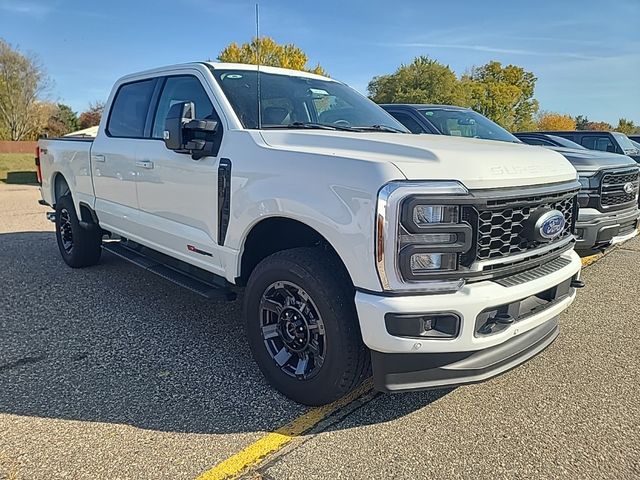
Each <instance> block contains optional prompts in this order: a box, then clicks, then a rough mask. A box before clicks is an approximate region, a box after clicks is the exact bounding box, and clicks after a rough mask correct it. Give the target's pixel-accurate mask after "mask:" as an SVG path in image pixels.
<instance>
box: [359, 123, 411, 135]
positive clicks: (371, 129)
mask: <svg viewBox="0 0 640 480" xmlns="http://www.w3.org/2000/svg"><path fill="white" fill-rule="evenodd" d="M356 129H357V130H361V131H363V132H391V133H407V132H405V131H404V130H400V129H399V128H396V127H389V126H388V125H368V126H365V127H354V130H356Z"/></svg>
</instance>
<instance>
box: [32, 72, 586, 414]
mask: <svg viewBox="0 0 640 480" xmlns="http://www.w3.org/2000/svg"><path fill="white" fill-rule="evenodd" d="M39 149H40V155H39V163H40V168H41V176H42V187H41V191H42V197H43V200H42V201H43V203H46V204H48V205H51V206H52V208H53V209H54V212H55V213H54V214H53V215H52V217H53V218H54V220H55V222H56V238H57V242H58V246H59V249H60V253H61V256H62V258H63V260H64V261H65V262H66V263H67V264H68V265H69V266H71V267H73V268H81V267H90V266H91V265H95V264H96V263H98V262H99V260H100V256H101V254H102V252H103V251H108V252H110V253H112V254H115V255H118V256H120V257H122V258H124V259H126V260H129V261H132V262H134V263H135V264H137V265H139V266H140V267H141V268H144V269H146V270H147V271H149V272H152V273H156V274H159V275H161V276H162V277H164V278H165V279H167V280H168V281H173V282H174V283H176V284H177V285H180V286H181V287H186V288H188V289H190V290H192V291H193V292H195V293H198V294H200V295H203V296H206V297H208V298H212V299H218V300H219V299H224V300H233V299H234V298H235V297H236V295H237V294H238V293H240V292H242V294H243V295H242V297H243V302H244V303H243V306H244V310H243V317H244V323H245V328H246V332H247V339H248V343H249V346H250V348H251V351H252V353H253V357H254V359H255V361H256V363H257V365H258V367H259V368H260V370H261V371H262V373H263V374H264V376H265V378H266V379H267V381H269V382H270V383H271V384H272V385H273V386H274V387H275V388H276V389H278V390H279V391H280V392H282V393H283V394H285V395H287V396H289V397H290V398H292V399H294V400H296V401H298V402H301V403H304V404H308V405H320V404H325V403H328V402H331V401H333V400H335V399H336V398H339V397H340V396H342V395H344V394H346V393H347V392H349V391H350V390H352V389H353V388H355V386H357V385H358V384H359V383H361V382H362V381H363V380H364V379H366V378H367V377H368V376H369V375H370V373H371V371H372V372H373V377H374V384H375V386H376V388H378V389H379V390H381V391H386V392H395V391H411V390H420V389H427V388H436V387H441V386H451V385H457V384H464V383H469V382H476V381H480V380H485V379H488V378H490V377H493V376H495V375H498V374H500V373H503V372H505V371H507V370H508V369H510V368H513V367H515V366H517V365H519V364H521V363H523V362H525V361H527V360H528V359H529V358H531V357H533V356H534V355H536V354H537V353H539V352H540V351H542V350H543V349H544V348H546V347H547V346H548V345H550V344H551V343H552V342H553V340H554V339H555V338H556V337H557V335H558V332H559V323H558V319H557V317H558V315H559V314H560V313H561V312H562V311H563V310H564V309H566V308H567V307H568V306H569V305H570V304H571V303H572V302H573V300H574V298H575V295H576V289H577V288H579V287H581V286H583V284H582V282H581V281H580V279H579V275H580V266H581V263H580V259H579V257H578V256H577V255H576V254H575V252H574V251H573V247H574V245H575V237H574V232H575V226H576V225H575V222H576V218H577V208H578V204H577V201H578V199H577V193H578V190H579V188H580V183H579V182H578V181H577V176H576V171H575V169H574V168H573V167H572V166H571V164H570V163H569V162H567V161H566V160H565V159H564V158H563V157H562V156H561V155H559V154H558V153H556V152H553V151H550V150H545V149H533V148H531V147H526V146H523V145H521V144H515V143H513V144H507V143H500V142H488V141H484V140H475V139H464V138H462V139H461V138H452V137H445V136H418V135H411V134H410V133H409V132H408V130H407V129H406V128H405V127H404V126H403V125H402V124H401V123H400V122H398V121H397V120H395V119H394V118H393V117H392V116H391V115H389V114H388V113H387V112H385V111H384V110H383V109H382V108H380V107H379V106H377V105H376V104H374V103H373V102H371V101H370V100H369V99H367V98H366V97H364V96H362V95H361V94H359V93H358V92H356V91H355V90H353V89H351V88H350V87H348V86H347V85H345V84H343V83H341V82H339V81H336V80H333V79H329V78H325V77H321V76H318V75H313V74H310V73H306V72H299V71H292V70H286V69H279V68H271V67H263V66H260V67H256V66H254V65H239V64H223V63H208V62H202V63H190V64H184V65H176V66H169V67H163V68H159V69H154V70H149V71H145V72H141V73H136V74H133V75H128V76H126V77H123V78H121V79H120V80H118V81H117V82H116V84H115V85H114V87H113V90H112V92H111V95H110V97H109V100H108V102H107V106H106V110H105V114H104V116H103V118H102V121H101V124H100V127H99V129H98V133H97V136H96V137H95V139H93V140H91V139H89V140H87V139H78V138H66V139H44V140H41V141H40V142H39ZM179 294H180V291H176V295H179ZM212 308H215V306H214V307H212ZM152 311H153V306H152V305H150V312H152ZM212 368H215V365H212Z"/></svg>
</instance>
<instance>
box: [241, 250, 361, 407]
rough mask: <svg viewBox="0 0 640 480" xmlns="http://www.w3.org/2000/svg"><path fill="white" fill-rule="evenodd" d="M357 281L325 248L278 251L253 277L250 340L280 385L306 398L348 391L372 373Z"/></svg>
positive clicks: (247, 308) (322, 399) (321, 400)
mask: <svg viewBox="0 0 640 480" xmlns="http://www.w3.org/2000/svg"><path fill="white" fill-rule="evenodd" d="M353 294H354V290H353V286H352V285H351V283H350V281H349V279H348V278H347V275H346V273H345V272H344V267H343V266H342V265H341V264H340V262H339V261H338V260H337V259H336V258H335V256H334V255H332V254H330V253H328V252H325V251H323V250H322V249H320V248H295V249H291V250H284V251H282V252H278V253H275V254H273V255H271V256H269V257H267V258H266V259H264V260H263V261H262V262H260V264H259V265H258V266H257V267H256V269H255V270H254V272H253V273H252V274H251V277H250V279H249V282H248V285H247V289H246V293H245V305H244V316H245V322H246V329H247V337H248V339H249V346H250V347H251V351H252V353H253V357H254V359H255V360H256V363H257V364H258V366H259V367H260V370H261V371H262V373H263V374H264V376H265V377H266V379H267V380H268V381H269V383H270V384H271V385H273V386H274V387H275V388H276V389H277V390H278V391H280V392H281V393H283V394H284V395H286V396H287V397H289V398H291V399H292V400H295V401H296V402H299V403H303V404H305V405H324V404H326V403H330V402H332V401H334V400H336V399H338V398H340V397H341V396H343V395H345V394H346V393H348V392H349V391H350V390H352V389H353V388H355V387H356V386H357V385H358V384H359V383H361V382H362V381H363V380H364V379H365V378H366V376H367V374H368V372H369V364H370V363H369V362H370V359H369V352H368V350H367V349H366V347H365V346H364V344H363V343H362V337H361V334H360V328H359V325H358V319H357V315H356V311H355V305H354V302H353Z"/></svg>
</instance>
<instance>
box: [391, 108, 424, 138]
mask: <svg viewBox="0 0 640 480" xmlns="http://www.w3.org/2000/svg"><path fill="white" fill-rule="evenodd" d="M389 113H390V114H391V115H393V116H394V118H395V119H396V120H398V121H399V122H400V123H401V124H403V125H404V126H405V127H407V128H408V129H409V131H410V132H411V133H424V129H423V128H422V127H421V126H420V124H419V123H418V122H417V121H416V120H414V119H413V117H411V115H408V114H406V113H402V112H389Z"/></svg>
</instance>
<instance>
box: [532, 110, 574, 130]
mask: <svg viewBox="0 0 640 480" xmlns="http://www.w3.org/2000/svg"><path fill="white" fill-rule="evenodd" d="M536 128H537V129H538V130H543V131H545V130H546V131H553V130H575V129H576V121H575V119H574V118H573V117H571V116H569V115H563V114H561V113H555V112H540V113H539V114H538V116H537V118H536Z"/></svg>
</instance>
